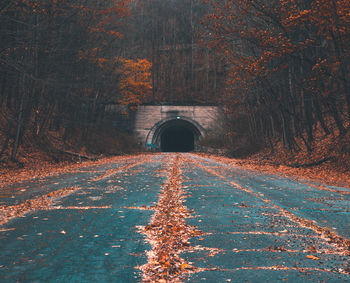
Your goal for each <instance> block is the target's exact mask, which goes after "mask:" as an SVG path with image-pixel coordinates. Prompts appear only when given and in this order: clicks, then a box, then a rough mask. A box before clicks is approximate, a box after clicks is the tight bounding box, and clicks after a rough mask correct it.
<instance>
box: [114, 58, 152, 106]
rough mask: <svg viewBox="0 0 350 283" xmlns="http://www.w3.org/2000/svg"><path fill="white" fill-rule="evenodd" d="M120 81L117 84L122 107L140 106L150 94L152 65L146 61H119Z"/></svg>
mask: <svg viewBox="0 0 350 283" xmlns="http://www.w3.org/2000/svg"><path fill="white" fill-rule="evenodd" d="M120 60H121V62H122V67H121V69H120V71H119V72H120V74H121V80H120V83H119V87H120V92H121V99H120V100H119V102H120V103H121V104H123V105H131V104H141V103H142V102H145V100H146V99H147V97H148V96H149V95H150V94H151V92H152V82H151V68H152V63H151V62H149V61H148V60H146V59H137V60H130V59H120Z"/></svg>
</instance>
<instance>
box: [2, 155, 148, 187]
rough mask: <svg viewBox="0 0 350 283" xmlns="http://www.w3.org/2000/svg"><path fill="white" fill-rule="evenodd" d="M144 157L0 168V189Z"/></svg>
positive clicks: (114, 157) (36, 161) (131, 156)
mask: <svg viewBox="0 0 350 283" xmlns="http://www.w3.org/2000/svg"><path fill="white" fill-rule="evenodd" d="M146 155H147V154H137V155H123V156H113V157H107V158H101V159H98V160H88V161H84V162H79V163H72V162H62V163H59V164H57V163H52V162H44V161H42V160H33V161H32V162H31V163H30V166H27V167H25V168H20V169H19V168H0V189H1V186H5V185H9V184H13V183H21V182H24V181H28V180H31V179H33V178H44V177H48V176H55V175H58V174H62V173H68V172H74V171H77V170H80V169H82V168H85V167H89V166H97V165H103V164H107V163H112V162H120V161H124V160H125V161H127V160H133V159H135V158H139V159H143V157H145V156H146Z"/></svg>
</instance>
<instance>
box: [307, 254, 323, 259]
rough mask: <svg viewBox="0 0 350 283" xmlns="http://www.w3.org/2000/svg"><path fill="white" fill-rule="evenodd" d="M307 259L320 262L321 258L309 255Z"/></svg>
mask: <svg viewBox="0 0 350 283" xmlns="http://www.w3.org/2000/svg"><path fill="white" fill-rule="evenodd" d="M306 258H308V259H313V260H320V258H319V257H317V256H313V255H307V256H306Z"/></svg>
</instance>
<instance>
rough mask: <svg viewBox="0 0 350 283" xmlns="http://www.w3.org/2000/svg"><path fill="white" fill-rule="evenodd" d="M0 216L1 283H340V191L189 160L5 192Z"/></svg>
mask: <svg viewBox="0 0 350 283" xmlns="http://www.w3.org/2000/svg"><path fill="white" fill-rule="evenodd" d="M66 187H72V188H74V190H73V191H72V193H69V194H68V193H67V194H66V195H63V197H62V196H61V197H56V198H55V195H54V192H55V191H58V190H62V189H64V188H66ZM42 196H45V199H44V201H43V202H42V203H41V204H42V205H41V206H39V207H38V206H36V205H35V202H32V201H33V200H38V199H39V200H41V199H40V197H42ZM51 198H52V201H51ZM45 201H46V202H45ZM22 204H26V205H25V206H23V207H25V208H26V212H27V213H26V214H24V215H19V216H21V217H9V216H8V215H10V214H7V217H8V218H4V215H5V214H4V213H5V212H6V211H7V213H8V211H14V210H15V209H16V207H18V206H20V205H22ZM0 206H1V207H2V209H3V212H2V213H3V215H2V217H3V223H4V224H3V225H0V251H1V253H0V282H142V281H144V282H151V281H153V282H181V281H182V282H202V281H203V282H268V281H270V282H284V281H286V282H323V281H324V282H350V263H349V258H350V250H349V247H350V243H349V240H348V239H350V188H339V187H330V186H325V185H321V184H317V183H308V182H300V181H299V182H298V181H295V180H292V179H288V178H285V177H280V176H277V175H265V174H262V173H259V172H254V171H250V170H245V169H243V168H240V167H233V166H228V165H226V164H223V163H220V162H217V161H215V160H212V159H208V158H203V157H200V156H198V155H195V154H175V153H169V154H154V155H149V156H141V157H139V158H138V157H130V158H128V159H125V160H123V161H120V162H113V163H105V164H102V165H98V166H90V167H82V168H81V169H79V170H76V171H74V172H71V173H64V174H60V175H57V176H51V177H47V178H41V179H33V180H31V181H28V182H25V183H19V184H12V185H9V186H6V187H3V188H1V189H0ZM4 211H5V212H4ZM17 216H18V215H17ZM0 219H1V211H0Z"/></svg>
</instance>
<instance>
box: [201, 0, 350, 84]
mask: <svg viewBox="0 0 350 283" xmlns="http://www.w3.org/2000/svg"><path fill="white" fill-rule="evenodd" d="M206 2H209V3H210V4H211V6H212V12H211V13H210V14H209V15H208V16H207V18H206V19H205V20H204V25H205V26H206V27H207V28H208V33H207V34H205V40H206V41H207V43H208V45H209V46H211V47H213V48H215V49H216V50H218V51H219V52H221V54H223V56H224V57H225V59H226V60H227V61H228V62H229V64H230V72H229V73H230V74H229V75H230V76H229V79H228V84H229V85H232V84H234V83H239V84H240V85H241V86H242V87H247V84H246V83H249V85H251V84H255V83H257V82H258V80H261V79H265V78H268V77H269V76H271V75H273V74H274V73H276V72H278V71H280V70H284V69H286V68H287V64H286V59H285V57H287V56H290V57H297V56H298V53H300V52H302V51H304V50H308V49H310V48H314V47H315V46H319V47H320V48H319V50H320V52H319V53H320V58H319V60H317V62H315V63H314V64H313V65H314V66H313V69H312V70H313V71H314V72H313V76H315V77H316V76H321V75H320V74H319V73H320V72H323V73H324V72H330V73H334V72H335V71H338V69H340V68H341V67H342V62H341V61H342V60H341V59H342V58H343V57H344V56H343V55H344V54H343V53H344V52H345V50H344V45H345V43H346V42H348V40H349V34H350V17H349V15H350V1H341V0H313V1H304V0H278V1H256V0H238V1H237V0H235V1H232V0H231V1H217V0H211V1H210V0H209V1H206ZM322 49H327V50H328V52H329V53H331V54H333V56H332V57H331V58H329V60H325V58H324V56H325V55H324V54H323V53H324V52H322ZM301 60H303V59H301Z"/></svg>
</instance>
